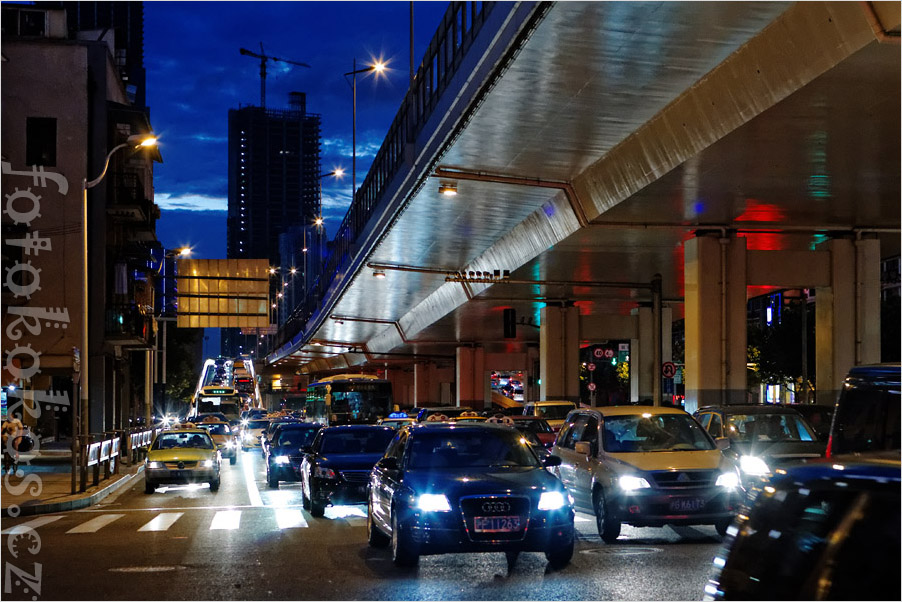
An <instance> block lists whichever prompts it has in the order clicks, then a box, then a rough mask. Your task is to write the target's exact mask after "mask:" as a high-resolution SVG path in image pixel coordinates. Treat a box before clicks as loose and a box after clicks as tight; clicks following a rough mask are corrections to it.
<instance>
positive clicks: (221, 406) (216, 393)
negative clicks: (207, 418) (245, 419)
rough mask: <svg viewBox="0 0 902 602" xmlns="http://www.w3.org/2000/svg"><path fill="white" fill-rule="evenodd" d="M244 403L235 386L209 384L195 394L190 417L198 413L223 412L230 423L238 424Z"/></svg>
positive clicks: (189, 412) (189, 413)
mask: <svg viewBox="0 0 902 602" xmlns="http://www.w3.org/2000/svg"><path fill="white" fill-rule="evenodd" d="M242 403H243V402H242V400H241V396H240V395H239V394H238V391H237V390H236V389H235V388H234V387H223V386H218V385H208V386H206V387H203V388H202V389H201V390H200V391H199V392H198V393H197V394H196V395H195V396H194V402H193V403H192V404H191V409H190V410H189V411H188V419H189V420H191V419H192V418H194V417H196V416H197V415H198V414H207V413H210V412H221V413H223V414H224V415H225V417H226V419H227V420H228V421H229V424H231V425H236V424H238V422H239V420H240V414H241V406H242Z"/></svg>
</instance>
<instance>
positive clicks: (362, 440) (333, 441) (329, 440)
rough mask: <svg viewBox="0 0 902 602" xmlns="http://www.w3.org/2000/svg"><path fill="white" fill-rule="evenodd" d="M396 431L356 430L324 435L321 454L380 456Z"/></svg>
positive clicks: (332, 432)
mask: <svg viewBox="0 0 902 602" xmlns="http://www.w3.org/2000/svg"><path fill="white" fill-rule="evenodd" d="M394 434H395V431H393V430H392V429H389V428H378V429H372V430H370V429H366V430H363V429H356V430H348V431H331V432H324V433H323V442H322V445H321V447H320V452H321V453H324V454H380V453H382V452H384V451H385V448H386V447H388V443H389V441H391V439H392V437H393V436H394Z"/></svg>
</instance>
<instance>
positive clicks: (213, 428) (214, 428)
mask: <svg viewBox="0 0 902 602" xmlns="http://www.w3.org/2000/svg"><path fill="white" fill-rule="evenodd" d="M197 426H198V427H199V428H202V429H204V430H205V431H207V432H208V433H210V434H211V435H228V434H231V432H232V431H231V430H230V429H229V425H228V424H225V423H222V422H214V423H213V424H198V425H197Z"/></svg>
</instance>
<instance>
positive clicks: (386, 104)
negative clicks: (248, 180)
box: [144, 1, 448, 259]
mask: <svg viewBox="0 0 902 602" xmlns="http://www.w3.org/2000/svg"><path fill="white" fill-rule="evenodd" d="M447 6H448V3H447V2H446V1H437V2H423V1H421V2H415V3H414V62H415V65H417V66H418V65H419V62H420V59H421V58H422V56H423V54H424V53H425V51H426V47H427V45H428V44H429V41H430V40H431V39H432V36H433V35H434V34H435V31H436V29H437V28H438V24H439V23H440V22H441V18H442V16H443V15H444V12H445V10H446V9H447ZM144 11H145V21H144V62H145V67H146V69H147V103H148V105H149V106H150V111H151V122H152V124H153V126H154V129H155V131H156V132H157V134H158V135H159V136H160V143H161V151H162V154H163V161H164V163H163V164H162V165H157V166H156V168H155V172H154V188H155V199H156V203H157V204H158V205H159V206H160V208H161V218H160V220H159V221H158V222H157V237H158V238H159V239H160V241H161V242H162V243H163V245H164V246H166V247H168V248H173V247H179V246H183V245H186V244H190V245H191V246H192V247H193V248H194V250H195V252H194V253H193V257H196V258H211V259H212V258H221V257H225V254H226V243H225V238H226V231H225V221H226V220H225V216H226V207H227V198H228V161H227V152H228V111H229V109H231V108H238V106H239V105H246V104H253V105H259V103H260V61H259V60H258V59H254V58H252V57H247V56H242V55H241V54H240V53H239V48H247V49H249V50H252V51H255V52H259V51H260V42H263V47H264V49H265V53H266V54H268V55H271V56H277V57H280V58H284V59H289V60H294V61H298V62H302V63H307V64H309V65H310V66H311V68H309V69H308V68H305V67H294V66H288V65H285V64H283V63H273V62H271V61H268V62H267V77H266V106H267V107H269V108H285V107H287V104H288V93H289V92H291V91H298V92H305V93H306V94H307V111H308V112H310V113H319V114H320V115H322V136H323V145H322V166H323V171H331V170H332V169H334V168H336V167H342V168H344V169H345V171H346V172H347V175H346V176H345V177H344V178H343V179H342V180H336V179H335V178H324V179H323V214H324V217H325V219H326V224H327V232H328V234H329V236H330V237H331V236H332V235H333V233H334V232H335V228H336V227H337V226H338V224H339V223H340V222H341V219H342V218H343V217H344V214H345V212H346V211H347V207H348V203H349V202H350V197H351V178H350V171H351V154H352V152H351V151H352V145H351V139H352V137H351V133H352V94H351V87H350V86H349V84H348V83H347V81H346V80H345V78H344V76H343V73H345V72H348V71H351V70H352V68H353V62H354V60H355V58H356V60H357V68H358V69H359V68H361V67H364V66H366V64H368V63H370V62H371V60H372V59H374V58H381V59H383V60H386V61H388V66H389V69H388V70H387V71H386V76H382V77H380V78H374V77H373V76H371V75H369V74H368V75H365V76H358V79H357V185H358V186H359V185H360V183H361V182H362V181H363V178H364V177H365V175H366V172H367V170H368V169H369V165H370V162H371V160H372V158H373V156H374V155H375V152H376V151H377V150H378V148H379V146H380V145H381V143H382V140H383V138H384V136H385V133H386V131H387V130H388V126H389V125H390V124H391V121H392V119H393V118H394V116H395V113H396V112H397V110H398V107H399V106H400V103H401V100H402V98H403V97H404V94H405V93H406V91H407V86H408V81H409V66H410V20H409V15H410V3H409V2H405V1H379V2H373V1H371V2H181V1H180V2H145V4H144Z"/></svg>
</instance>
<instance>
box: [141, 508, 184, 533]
mask: <svg viewBox="0 0 902 602" xmlns="http://www.w3.org/2000/svg"><path fill="white" fill-rule="evenodd" d="M182 514H184V513H183V512H163V513H162V514H159V515H157V516H156V517H154V518H153V519H151V521H150V522H148V523H147V524H146V525H144V526H143V527H141V528H140V529H138V531H166V530H167V529H169V527H171V526H172V525H173V524H174V523H175V521H177V520H178V519H180V518H182Z"/></svg>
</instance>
